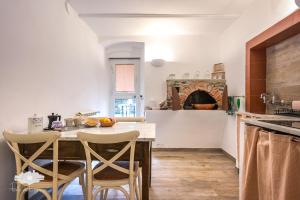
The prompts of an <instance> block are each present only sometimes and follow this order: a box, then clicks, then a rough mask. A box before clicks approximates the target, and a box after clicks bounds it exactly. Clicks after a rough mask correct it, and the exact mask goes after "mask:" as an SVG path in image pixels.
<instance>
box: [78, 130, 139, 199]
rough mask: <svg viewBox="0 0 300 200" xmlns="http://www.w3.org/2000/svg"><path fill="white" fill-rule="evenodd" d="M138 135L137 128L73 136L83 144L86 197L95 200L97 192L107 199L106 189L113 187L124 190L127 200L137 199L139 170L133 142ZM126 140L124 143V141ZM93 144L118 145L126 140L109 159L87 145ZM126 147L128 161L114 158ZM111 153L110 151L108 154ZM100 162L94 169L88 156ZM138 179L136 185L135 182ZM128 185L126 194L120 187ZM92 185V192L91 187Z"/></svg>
mask: <svg viewBox="0 0 300 200" xmlns="http://www.w3.org/2000/svg"><path fill="white" fill-rule="evenodd" d="M138 136H139V132H138V131H131V132H126V133H120V134H101V135H99V134H88V133H82V132H80V133H78V134H77V137H78V138H79V140H80V141H81V143H82V144H83V146H84V149H85V154H86V162H87V163H86V168H87V176H86V177H87V181H86V182H87V197H88V198H87V199H88V200H91V199H96V196H97V195H98V194H99V193H100V195H101V199H102V198H104V199H106V198H107V193H108V189H116V190H119V191H121V192H122V193H124V195H125V197H126V199H127V200H133V199H134V196H135V195H136V197H137V199H138V200H140V199H141V198H140V197H141V174H140V173H139V170H138V168H139V163H138V162H135V161H134V153H135V144H136V140H137V138H138ZM127 142H128V143H127ZM91 143H93V144H106V145H107V144H121V143H125V144H126V143H127V144H126V146H125V147H123V148H122V149H121V150H120V151H111V152H110V153H112V152H116V153H115V155H113V156H112V158H110V159H109V160H107V159H105V158H103V157H102V156H100V155H99V154H98V153H97V152H96V151H95V150H93V149H92V148H91ZM129 149H130V158H129V159H130V160H129V162H128V161H117V160H118V159H119V158H120V157H121V156H122V155H124V154H125V153H126V152H127V151H129ZM112 154H114V153H112ZM91 156H93V157H94V158H95V159H97V160H98V161H100V163H99V164H97V165H96V166H95V167H94V168H92V157H91ZM137 179H138V184H137ZM123 185H129V194H128V192H127V191H126V190H125V189H124V188H123V187H122V186H123ZM95 186H96V187H97V186H98V187H99V188H96V190H95V192H94V194H93V189H94V187H95Z"/></svg>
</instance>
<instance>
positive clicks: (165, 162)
mask: <svg viewBox="0 0 300 200" xmlns="http://www.w3.org/2000/svg"><path fill="white" fill-rule="evenodd" d="M234 166H235V165H234V162H233V161H232V160H230V159H229V158H228V157H227V156H226V155H225V154H224V153H223V152H222V151H221V150H220V151H219V150H208V151H157V152H153V174H152V187H151V189H150V199H151V200H238V174H237V171H236V169H235V167H234ZM109 199H110V200H112V199H115V200H124V199H125V198H124V197H123V195H122V194H121V193H119V192H116V191H113V190H111V191H110V192H109ZM63 200H83V198H82V193H81V187H80V186H79V185H78V184H77V183H73V184H72V185H71V186H70V187H69V188H68V189H67V190H66V191H65V195H64V198H63Z"/></svg>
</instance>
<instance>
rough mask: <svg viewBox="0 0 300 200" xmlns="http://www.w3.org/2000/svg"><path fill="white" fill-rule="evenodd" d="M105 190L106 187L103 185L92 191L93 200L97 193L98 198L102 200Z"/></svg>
mask: <svg viewBox="0 0 300 200" xmlns="http://www.w3.org/2000/svg"><path fill="white" fill-rule="evenodd" d="M105 190H106V188H104V187H100V188H98V189H97V190H96V191H95V192H94V194H93V195H92V196H93V200H96V198H97V195H98V194H99V193H100V200H103V197H104V192H105Z"/></svg>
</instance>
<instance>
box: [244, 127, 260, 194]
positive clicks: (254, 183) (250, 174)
mask: <svg viewBox="0 0 300 200" xmlns="http://www.w3.org/2000/svg"><path fill="white" fill-rule="evenodd" d="M259 130H260V128H258V127H255V126H245V143H244V161H243V162H244V163H243V180H242V200H259V196H258V179H257V177H258V174H257V151H256V149H257V141H258V135H259Z"/></svg>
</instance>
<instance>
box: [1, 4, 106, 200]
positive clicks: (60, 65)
mask: <svg viewBox="0 0 300 200" xmlns="http://www.w3.org/2000/svg"><path fill="white" fill-rule="evenodd" d="M0 29H1V35H0V44H1V45H0V92H1V93H0V108H1V115H0V130H1V131H2V130H3V129H12V130H16V131H20V130H25V129H26V128H27V118H28V117H30V116H32V115H33V113H37V114H38V115H41V116H44V118H45V119H44V123H45V125H46V123H47V119H46V115H47V114H49V113H51V112H55V113H59V114H62V115H63V116H68V115H73V114H74V113H76V112H78V111H87V110H101V111H102V112H104V113H106V112H107V110H106V109H107V108H108V106H107V103H108V101H107V97H108V92H109V91H108V90H107V87H106V84H103V83H105V82H107V81H108V76H107V70H105V68H104V63H103V62H104V59H103V58H104V54H103V49H102V48H101V47H100V46H99V45H98V38H97V36H96V35H95V34H94V33H93V32H92V31H91V30H90V29H89V27H88V26H87V25H86V24H85V23H83V22H82V21H81V20H80V19H79V18H78V17H77V15H76V14H75V13H74V12H71V14H69V15H68V14H67V13H66V10H65V5H64V1H61V0H51V1H46V0H27V1H19V0H2V1H1V6H0ZM1 138H2V137H1ZM0 163H2V164H1V166H0V176H1V180H0V193H1V199H13V195H14V193H12V192H9V189H8V188H9V187H10V185H9V183H10V181H12V180H13V179H12V175H13V173H14V167H13V166H14V163H13V161H12V155H11V154H10V153H8V150H7V147H6V145H5V144H3V140H2V139H1V145H0Z"/></svg>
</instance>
